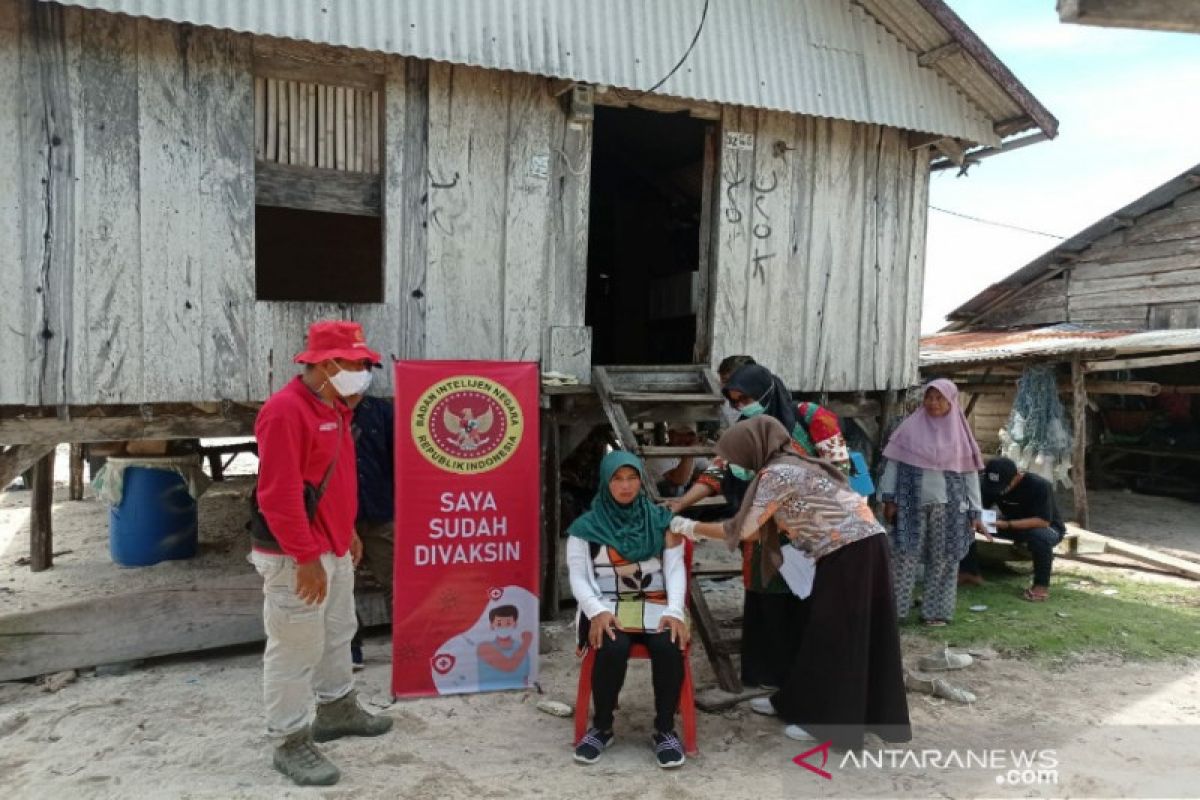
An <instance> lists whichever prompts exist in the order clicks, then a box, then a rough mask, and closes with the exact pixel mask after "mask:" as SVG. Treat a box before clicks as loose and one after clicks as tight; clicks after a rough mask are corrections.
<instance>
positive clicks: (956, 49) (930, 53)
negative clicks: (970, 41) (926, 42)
mask: <svg viewBox="0 0 1200 800" xmlns="http://www.w3.org/2000/svg"><path fill="white" fill-rule="evenodd" d="M962 49H963V48H962V45H961V44H959V43H958V42H955V41H949V42H946V43H945V44H943V45H939V46H937V47H935V48H933V49H932V50H926V51H925V52H924V53H921V54H920V55H918V56H917V66H921V67H932V66H933V65H934V64H936V63H938V62H939V61H941V60H942V59H943V58H949V57H950V56H956V55H958V54H959V53H961V52H962Z"/></svg>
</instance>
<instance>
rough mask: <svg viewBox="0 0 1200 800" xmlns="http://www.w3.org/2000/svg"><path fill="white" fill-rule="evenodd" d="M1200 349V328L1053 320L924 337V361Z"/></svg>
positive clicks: (924, 363) (926, 364) (934, 364)
mask: <svg viewBox="0 0 1200 800" xmlns="http://www.w3.org/2000/svg"><path fill="white" fill-rule="evenodd" d="M1198 349H1200V329H1195V328H1185V329H1176V330H1161V331H1131V330H1104V329H1099V328H1088V327H1085V326H1081V325H1070V324H1066V325H1053V326H1050V327H1047V328H1037V329H1034V330H1024V331H955V332H950V333H935V334H932V335H930V336H923V337H921V355H920V364H921V366H922V367H938V366H946V365H948V364H983V363H988V362H1001V361H1023V360H1031V359H1041V358H1052V357H1054V356H1070V355H1074V354H1076V353H1091V354H1098V353H1103V354H1105V355H1110V354H1111V355H1129V354H1133V353H1153V352H1159V351H1166V350H1198Z"/></svg>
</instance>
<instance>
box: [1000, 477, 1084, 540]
mask: <svg viewBox="0 0 1200 800" xmlns="http://www.w3.org/2000/svg"><path fill="white" fill-rule="evenodd" d="M996 508H997V509H999V511H1000V514H1001V516H1002V517H1004V519H1029V518H1030V517H1041V518H1042V519H1044V520H1046V521H1048V522H1049V523H1050V527H1051V528H1054V530H1056V531H1058V532H1059V533H1066V532H1067V526H1066V525H1064V524H1063V518H1062V513H1061V512H1060V511H1059V510H1058V501H1056V500H1055V499H1054V487H1053V486H1052V485H1051V483H1050V481H1048V480H1046V479H1045V478H1043V477H1042V476H1040V475H1034V474H1032V473H1029V472H1026V473H1025V477H1023V478H1021V480H1020V482H1018V483H1017V485H1016V486H1014V487H1013V488H1012V489H1010V490H1009V491H1008V492H1007V493H1006V494H1004V495H1002V496H1001V497H1000V499H999V500H997V501H996Z"/></svg>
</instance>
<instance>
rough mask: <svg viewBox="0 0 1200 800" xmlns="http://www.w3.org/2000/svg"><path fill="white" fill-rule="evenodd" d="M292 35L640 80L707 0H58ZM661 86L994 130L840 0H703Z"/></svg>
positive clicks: (893, 121)
mask: <svg viewBox="0 0 1200 800" xmlns="http://www.w3.org/2000/svg"><path fill="white" fill-rule="evenodd" d="M66 2H67V4H68V5H75V6H81V7H85V8H92V9H101V10H107V11H114V12H119V13H123V14H129V15H132V16H146V17H151V18H155V19H168V20H173V21H176V22H190V23H193V24H196V25H207V26H211V27H215V28H226V29H230V30H236V31H244V32H249V33H258V34H263V35H267V36H277V37H282V38H287V39H298V40H302V41H310V42H318V43H324V44H332V45H338V46H343V47H353V48H359V49H364V50H374V51H379V52H384V53H395V54H399V55H406V56H415V57H418V58H427V59H432V60H434V61H448V62H451V63H455V64H469V65H474V66H482V67H489V68H493V69H504V70H513V71H516V72H524V73H532V74H536V75H548V76H553V77H560V78H568V79H570V80H576V81H585V82H588V83H596V84H609V85H613V86H618V87H623V88H627V89H635V90H642V89H647V88H649V87H651V86H653V85H654V84H655V83H657V82H658V81H659V80H661V79H662V78H663V77H664V76H665V75H667V73H668V72H669V71H670V70H671V68H672V66H674V64H675V63H676V62H677V61H678V59H679V57H680V56H681V55H682V54H683V53H684V52H685V51H686V50H687V48H688V45H689V43H690V42H691V39H692V37H693V35H694V34H695V31H696V29H697V26H698V25H699V22H700V18H701V11H702V9H703V7H704V0H653V2H646V0H405V1H404V2H396V0H322V2H315V0H253V1H252V2H249V1H247V2H216V0H66ZM659 92H660V93H661V94H665V95H673V96H676V97H684V98H691V99H696V100H710V101H714V102H719V103H728V104H731V105H744V106H750V107H754V108H767V109H774V110H778V111H790V112H794V113H798V114H808V115H812V116H820V117H831V118H834V119H845V120H853V121H856V122H869V123H875V124H880V125H888V126H892V127H896V128H905V129H908V130H917V131H924V132H929V133H938V134H942V135H946V136H954V137H957V138H963V139H967V140H970V141H973V142H978V143H980V144H992V145H994V144H998V139H997V137H996V135H995V134H994V132H993V130H992V126H993V123H994V122H995V121H996V120H993V119H989V118H988V117H987V116H986V115H985V114H984V113H983V112H982V111H980V110H979V109H978V108H976V107H975V106H973V105H972V104H971V103H970V102H968V101H967V100H966V99H964V97H963V96H962V94H961V93H960V92H959V91H958V89H957V88H956V87H955V86H954V85H953V84H952V83H950V82H949V81H948V80H946V79H945V78H943V77H942V76H940V75H938V74H937V72H935V71H934V70H932V69H923V68H921V67H919V66H918V65H917V56H916V53H914V52H912V51H910V50H908V49H907V48H906V47H905V46H904V45H903V44H902V43H901V42H900V41H899V40H898V39H897V38H896V37H895V36H893V35H891V34H890V33H889V32H888V31H887V30H886V29H885V28H883V27H882V26H881V25H880V24H878V23H877V22H876V21H875V20H874V19H872V18H871V17H870V16H868V15H867V13H866V12H865V11H863V10H862V9H861V8H859V7H858V6H856V5H853V4H851V3H849V2H846V0H803V2H798V1H797V0H737V2H728V1H725V2H712V3H711V4H710V6H709V11H708V17H707V20H706V22H705V24H704V28H703V30H702V32H701V35H700V38H699V40H698V42H697V44H696V48H695V50H694V51H693V52H692V54H691V56H690V57H689V58H688V60H687V62H686V63H685V64H684V66H683V68H682V69H680V70H679V71H678V72H677V73H676V74H675V75H674V76H672V77H671V78H670V80H668V81H667V82H666V83H665V84H664V85H663V86H662V88H661V89H660V90H659Z"/></svg>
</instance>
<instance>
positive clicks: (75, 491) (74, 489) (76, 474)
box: [69, 444, 83, 500]
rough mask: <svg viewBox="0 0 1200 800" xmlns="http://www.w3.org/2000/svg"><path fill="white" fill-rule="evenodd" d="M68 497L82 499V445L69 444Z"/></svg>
mask: <svg viewBox="0 0 1200 800" xmlns="http://www.w3.org/2000/svg"><path fill="white" fill-rule="evenodd" d="M69 496H70V498H71V499H72V500H82V499H83V445H81V444H73V445H71V484H70V495H69Z"/></svg>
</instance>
